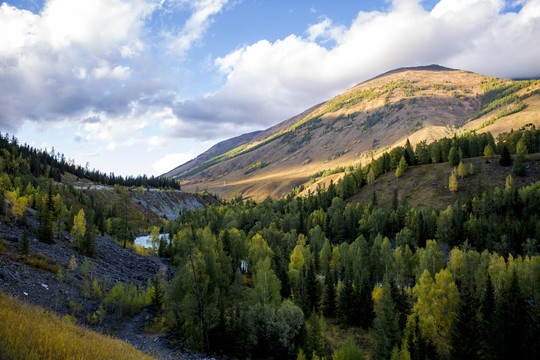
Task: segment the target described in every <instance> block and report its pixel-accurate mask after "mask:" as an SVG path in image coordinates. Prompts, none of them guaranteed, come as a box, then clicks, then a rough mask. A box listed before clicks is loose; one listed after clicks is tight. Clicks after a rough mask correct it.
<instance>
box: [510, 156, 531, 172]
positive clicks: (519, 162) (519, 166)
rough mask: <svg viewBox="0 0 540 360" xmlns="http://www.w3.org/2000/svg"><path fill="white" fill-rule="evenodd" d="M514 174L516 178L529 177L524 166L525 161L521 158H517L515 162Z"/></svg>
mask: <svg viewBox="0 0 540 360" xmlns="http://www.w3.org/2000/svg"><path fill="white" fill-rule="evenodd" d="M512 172H513V173H514V174H515V175H516V176H525V175H527V169H526V168H525V164H523V159H522V157H521V156H516V160H515V161H514V166H513V167H512Z"/></svg>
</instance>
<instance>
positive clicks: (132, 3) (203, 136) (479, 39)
mask: <svg viewBox="0 0 540 360" xmlns="http://www.w3.org/2000/svg"><path fill="white" fill-rule="evenodd" d="M227 4H228V1H227V0H196V1H188V0H180V1H175V2H174V3H173V1H172V0H93V1H86V0H48V1H47V2H46V5H45V6H44V8H43V9H42V10H41V12H39V13H37V14H34V13H32V12H30V11H26V10H21V9H18V8H16V7H14V6H10V5H8V4H6V3H3V4H2V5H0V128H1V129H2V130H4V131H6V130H7V131H13V130H16V129H17V128H19V127H20V126H21V123H22V122H23V121H33V122H38V123H41V124H50V123H53V122H60V121H61V122H66V121H68V122H71V123H73V122H76V123H77V124H78V132H77V134H75V138H76V139H77V140H78V141H82V142H84V141H90V139H95V140H99V141H103V142H107V143H108V144H109V147H110V148H115V147H116V146H119V145H121V144H133V143H137V144H143V143H144V144H146V145H147V146H148V148H150V149H153V148H156V147H159V146H163V145H165V144H166V142H165V140H164V139H165V138H166V137H177V138H195V139H199V140H209V139H223V138H226V137H230V136H235V135H239V134H240V133H243V132H249V131H253V130H259V129H263V128H266V127H268V126H270V125H273V124H275V123H277V122H280V121H282V120H285V119H286V118H288V117H291V116H294V115H296V114H297V113H299V112H301V111H303V110H305V109H307V108H309V107H311V106H313V105H315V104H317V103H319V102H322V101H324V100H327V99H329V98H331V97H332V96H334V95H336V94H338V93H339V92H341V91H343V90H345V89H346V88H348V87H350V86H352V85H354V84H356V83H358V82H360V81H363V80H366V79H368V78H370V77H372V76H375V75H378V74H380V73H382V72H385V71H388V70H391V69H394V68H398V67H402V66H415V65H426V64H432V63H438V64H441V65H445V66H449V67H454V68H460V69H466V70H471V71H475V72H480V73H484V74H487V75H495V76H502V77H520V78H522V77H528V76H539V75H540V63H539V62H538V59H539V58H540V47H538V46H537V42H538V38H540V0H517V1H510V2H504V1H503V0H441V1H439V3H438V4H437V5H436V6H435V7H434V8H433V9H432V10H431V11H429V10H426V9H425V8H424V7H423V6H422V4H421V1H419V0H394V1H392V2H391V3H390V4H389V5H388V7H387V8H386V9H385V10H381V11H370V12H359V13H358V14H357V15H356V17H355V18H354V19H353V21H352V22H351V23H350V24H348V25H347V26H344V25H342V24H335V23H334V22H333V21H332V19H330V18H328V17H325V16H324V15H321V16H320V17H319V20H318V22H317V23H315V24H311V25H306V30H305V31H304V33H303V34H291V35H289V36H286V37H284V38H282V39H278V40H276V41H273V42H270V41H267V40H264V39H261V40H259V41H257V42H254V43H251V44H246V45H244V46H241V47H239V48H236V49H234V50H231V51H230V52H229V53H228V54H226V55H224V56H221V57H219V58H216V59H214V60H213V69H214V70H215V71H216V72H217V73H218V74H219V75H220V76H222V79H223V85H222V86H221V87H220V88H218V89H217V90H215V91H214V92H212V93H208V94H206V95H204V96H199V97H194V98H181V96H180V95H179V93H178V91H177V90H176V89H177V88H178V84H171V79H169V78H168V77H167V76H166V75H163V76H159V75H158V74H160V72H157V71H156V70H153V69H155V68H160V67H161V64H159V63H158V62H159V61H161V60H162V59H163V58H165V57H167V56H169V57H167V61H166V64H167V65H163V67H166V66H169V65H170V55H171V53H172V54H174V57H175V58H176V57H178V56H177V55H178V54H180V55H181V56H179V57H178V58H179V60H178V62H180V64H179V65H178V64H175V66H179V67H181V66H182V64H181V61H182V58H183V56H185V55H186V52H187V51H189V50H190V49H191V48H193V47H194V46H197V45H198V44H200V43H201V42H202V40H203V39H204V36H205V34H206V32H207V31H208V28H209V27H210V26H211V24H212V22H213V21H214V19H215V18H216V16H217V15H218V14H220V13H222V12H223V11H224V9H225V8H226V6H227ZM173 6H179V7H182V10H183V11H185V10H187V11H189V15H188V16H187V19H186V20H185V21H184V22H182V23H181V24H180V25H179V29H178V30H171V29H166V31H169V32H168V33H167V34H166V35H163V34H160V36H162V37H163V38H162V39H161V40H162V41H163V42H162V43H157V44H156V43H153V42H152V41H153V40H156V39H155V37H153V38H152V39H150V38H149V37H148V32H149V29H148V26H149V23H150V22H151V21H152V17H153V16H154V14H155V13H156V11H158V10H162V11H164V9H170V7H173ZM514 7H516V8H517V9H519V10H518V11H517V12H514V10H512V11H508V9H513V8H514ZM154 35H155V34H154ZM156 52H157V53H156ZM165 53H166V54H165ZM156 65H160V66H156ZM160 71H163V70H160ZM171 71H172V70H171ZM152 126H154V127H157V129H159V131H160V132H161V133H160V134H152V135H155V136H156V137H155V138H151V139H150V140H148V139H146V140H145V141H144V140H143V138H144V131H143V130H145V129H148V128H149V127H152Z"/></svg>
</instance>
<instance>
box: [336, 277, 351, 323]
mask: <svg viewBox="0 0 540 360" xmlns="http://www.w3.org/2000/svg"><path fill="white" fill-rule="evenodd" d="M352 283H353V282H352V279H351V277H350V276H349V274H345V278H344V279H343V285H344V286H343V288H342V289H341V291H340V293H339V301H338V308H337V311H338V317H339V319H340V321H341V322H343V323H345V324H350V323H351V320H352V319H353V316H352V312H353V309H352V304H353V302H354V300H353V296H354V290H353V284H352Z"/></svg>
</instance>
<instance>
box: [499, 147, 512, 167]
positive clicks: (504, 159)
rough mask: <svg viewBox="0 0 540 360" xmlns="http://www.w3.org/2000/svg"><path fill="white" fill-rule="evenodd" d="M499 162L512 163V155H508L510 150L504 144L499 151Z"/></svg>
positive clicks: (502, 164)
mask: <svg viewBox="0 0 540 360" xmlns="http://www.w3.org/2000/svg"><path fill="white" fill-rule="evenodd" d="M499 164H500V165H501V166H510V165H512V157H511V156H510V151H509V150H508V148H507V147H506V145H504V146H503V149H502V152H501V158H500V159H499Z"/></svg>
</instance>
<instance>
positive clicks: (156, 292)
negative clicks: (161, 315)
mask: <svg viewBox="0 0 540 360" xmlns="http://www.w3.org/2000/svg"><path fill="white" fill-rule="evenodd" d="M164 295H165V294H164V292H163V289H162V287H161V282H160V281H159V277H158V276H157V275H155V276H154V277H153V278H152V292H151V293H150V296H151V299H152V306H153V307H154V309H155V310H156V311H161V308H162V306H163V297H164Z"/></svg>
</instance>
